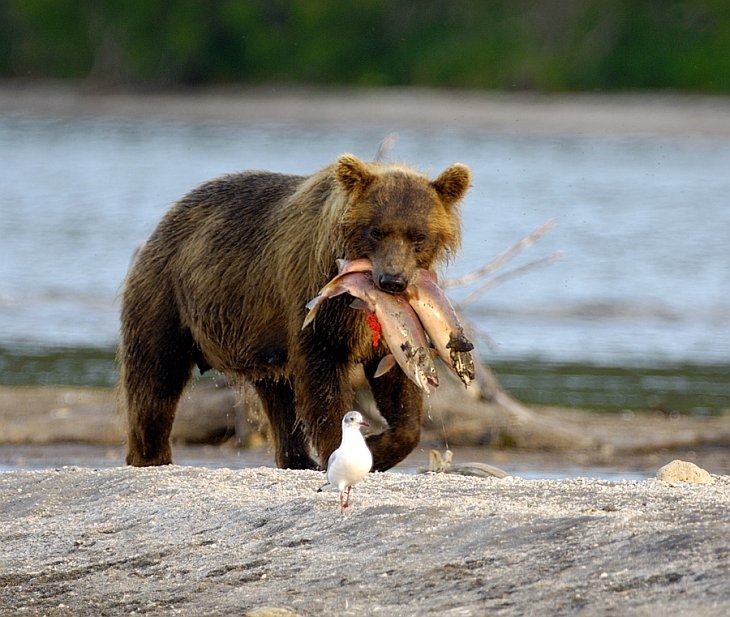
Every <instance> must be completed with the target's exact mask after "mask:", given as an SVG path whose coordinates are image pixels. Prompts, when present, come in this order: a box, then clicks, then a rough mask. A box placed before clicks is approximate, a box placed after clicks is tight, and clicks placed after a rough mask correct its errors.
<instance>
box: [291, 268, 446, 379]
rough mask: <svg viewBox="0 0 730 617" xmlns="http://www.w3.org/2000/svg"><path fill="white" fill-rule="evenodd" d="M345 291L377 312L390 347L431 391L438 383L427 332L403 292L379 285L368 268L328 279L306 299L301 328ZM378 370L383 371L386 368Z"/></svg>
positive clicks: (404, 367) (357, 305)
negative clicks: (390, 292) (398, 293)
mask: <svg viewBox="0 0 730 617" xmlns="http://www.w3.org/2000/svg"><path fill="white" fill-rule="evenodd" d="M343 293H348V294H350V295H351V296H353V297H354V298H356V300H359V301H360V302H359V303H358V302H354V303H353V304H355V308H364V309H366V310H369V311H374V312H375V316H376V317H377V319H378V321H379V322H380V325H381V328H382V335H383V338H384V339H385V342H386V343H387V345H388V348H389V349H390V351H391V353H392V354H393V357H394V358H395V360H396V362H397V363H398V365H399V366H400V367H401V369H402V370H403V372H404V373H405V374H406V375H407V376H408V377H409V379H411V381H413V383H415V384H416V385H417V386H418V387H419V388H420V389H421V390H423V391H424V392H426V393H430V388H431V387H436V386H438V376H437V374H436V367H435V366H434V363H433V358H432V357H431V354H430V352H429V345H428V341H427V339H426V334H425V333H424V331H423V326H422V325H421V322H420V321H419V320H418V317H417V316H416V313H415V311H414V310H413V308H412V307H411V305H410V304H409V303H408V302H407V301H406V299H405V298H403V297H402V296H400V295H393V294H389V293H386V292H384V291H380V290H379V289H377V288H376V287H375V284H374V283H373V280H372V276H371V274H370V272H369V271H365V270H355V271H351V270H347V271H344V272H341V273H340V274H338V275H337V276H336V277H335V278H333V279H332V280H331V281H330V282H329V283H327V285H325V287H323V288H322V291H320V293H319V295H318V296H317V297H316V298H313V299H312V300H310V301H309V302H308V303H307V308H308V309H309V313H308V314H307V316H306V318H305V320H304V325H303V326H302V328H305V327H306V326H307V325H308V324H310V323H311V322H312V320H313V319H314V317H315V315H316V311H317V310H318V308H319V307H320V306H321V305H322V303H323V302H324V301H325V300H327V299H329V298H334V297H335V296H338V295H341V294H343ZM379 369H380V367H379ZM377 372H378V374H379V375H380V374H382V373H383V372H385V371H380V370H378V371H377Z"/></svg>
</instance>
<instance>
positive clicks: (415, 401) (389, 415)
mask: <svg viewBox="0 0 730 617" xmlns="http://www.w3.org/2000/svg"><path fill="white" fill-rule="evenodd" d="M379 360H380V358H375V359H374V360H371V361H370V362H369V363H367V364H366V365H365V367H364V368H365V376H366V377H367V379H368V383H369V384H370V389H371V390H372V393H373V398H374V399H375V403H376V404H377V406H378V411H379V412H380V414H381V415H382V416H383V418H385V419H386V420H387V421H388V429H387V430H386V431H385V432H383V433H381V434H380V435H373V436H371V437H368V440H367V443H368V446H369V447H370V451H371V452H372V453H373V471H385V470H387V469H390V468H391V467H393V466H394V465H397V464H398V463H400V462H401V461H402V460H403V459H404V458H405V457H406V456H408V455H409V454H410V453H411V452H413V450H414V448H415V447H416V446H417V445H418V442H419V441H420V440H421V418H422V415H423V396H422V394H421V391H420V390H419V389H418V387H417V386H416V385H415V384H414V383H413V382H412V381H411V380H410V379H408V377H406V375H405V373H403V371H402V370H400V368H398V367H393V368H392V369H391V370H389V371H388V372H387V373H385V374H384V375H381V376H380V377H373V374H374V373H375V370H376V368H377V366H378V362H379Z"/></svg>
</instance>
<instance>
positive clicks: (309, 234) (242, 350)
mask: <svg viewBox="0 0 730 617" xmlns="http://www.w3.org/2000/svg"><path fill="white" fill-rule="evenodd" d="M470 182H471V172H470V171H469V168H468V167H466V166H465V165H462V164H459V163H457V164H454V165H452V166H450V167H448V168H447V169H446V170H445V171H444V172H443V173H441V174H440V175H439V176H438V177H437V178H436V179H435V180H433V181H430V180H429V179H428V178H427V177H425V176H424V175H422V174H420V173H418V172H416V171H414V170H413V169H411V168H410V167H407V166H404V165H396V164H382V163H365V162H363V161H361V160H360V159H358V158H356V157H355V156H353V155H350V154H344V155H342V156H340V157H339V159H338V160H337V162H336V163H334V164H333V165H329V166H328V167H325V168H324V169H322V170H321V171H319V172H317V173H315V174H313V175H311V176H308V177H304V176H294V175H284V174H278V173H272V172H267V171H248V172H242V173H237V174H232V175H227V176H223V177H221V178H218V179H215V180H212V181H210V182H207V183H205V184H203V185H201V186H200V187H198V188H196V189H194V190H193V191H191V192H190V193H189V194H188V195H186V196H185V197H183V198H182V199H181V200H180V201H178V202H177V203H176V204H174V205H173V206H172V207H171V209H170V210H169V211H168V212H167V214H166V215H165V217H164V218H163V219H162V221H161V222H160V224H159V225H158V227H157V228H156V230H155V231H154V232H153V234H152V236H151V237H150V239H149V240H148V241H147V243H146V244H145V245H144V247H143V248H142V249H141V250H140V252H139V253H138V255H137V257H136V259H135V261H134V263H133V265H132V267H131V269H130V272H129V274H128V276H127V279H126V281H125V285H124V290H123V296H122V314H121V335H122V336H121V344H120V364H121V386H122V394H123V398H122V400H123V402H124V405H125V406H126V413H127V419H128V454H127V463H128V464H130V465H139V466H143V465H164V464H168V463H171V461H172V455H171V449H170V442H169V437H170V431H171V428H172V423H173V420H174V417H175V409H176V407H177V403H178V400H179V399H180V396H181V394H182V392H183V389H184V387H185V385H186V384H187V383H188V381H189V380H190V378H191V375H192V369H193V367H194V365H195V364H197V365H198V367H199V368H200V369H201V370H203V371H204V370H206V369H208V368H214V369H216V370H218V371H220V372H221V373H223V374H224V375H226V376H227V377H228V378H229V380H232V381H233V382H239V383H241V382H244V381H245V382H247V383H251V384H253V386H254V388H255V390H256V392H257V393H258V395H259V397H260V399H261V401H262V406H263V408H264V411H265V413H266V415H267V417H268V419H269V422H270V426H271V432H272V437H273V441H274V444H273V445H274V449H275V459H276V464H277V465H278V466H279V467H289V468H299V469H301V468H317V467H318V465H317V464H316V463H315V461H313V460H312V458H311V457H310V451H311V450H310V447H311V448H313V449H314V452H316V454H317V455H318V458H319V462H320V463H321V464H322V465H326V463H327V459H328V458H329V455H330V453H331V452H332V451H333V450H335V448H337V446H338V444H339V441H340V423H341V420H342V417H343V416H344V414H345V413H346V412H347V411H348V410H349V409H351V406H352V401H353V392H352V387H351V385H350V380H351V374H352V368H353V366H354V365H355V364H356V363H361V364H362V365H363V368H364V371H365V375H366V377H367V379H368V381H369V384H370V387H371V389H372V394H373V397H374V399H375V402H376V404H377V406H378V410H379V411H380V413H381V415H382V416H383V418H385V420H386V421H387V423H388V428H387V430H385V432H383V433H381V434H378V435H372V436H370V437H369V438H368V445H369V447H370V449H371V451H372V454H373V461H374V463H373V469H374V470H381V471H382V470H385V469H388V468H390V467H392V466H393V465H395V464H396V463H398V462H399V461H401V460H403V458H405V457H406V456H407V455H408V454H409V453H410V452H411V451H412V450H413V448H415V446H416V445H417V444H418V441H419V438H420V430H421V414H422V406H423V401H422V396H421V392H420V391H419V390H418V389H417V387H416V386H415V385H414V384H413V383H412V382H411V381H410V380H409V379H408V378H407V377H406V376H405V375H404V374H403V372H402V371H400V370H391V371H389V372H388V373H387V374H385V375H383V376H381V377H378V378H377V379H374V378H373V373H374V372H375V369H376V367H377V366H378V363H379V361H380V359H381V358H382V356H384V355H385V354H386V353H387V350H386V349H384V348H383V345H382V344H381V345H379V346H378V347H377V348H375V347H374V346H373V343H372V337H371V332H370V330H369V329H368V327H367V324H366V320H365V313H364V312H363V311H359V310H355V309H353V308H351V307H350V304H351V302H352V298H350V297H349V296H347V295H343V296H341V297H338V298H334V299H332V300H330V301H329V302H327V303H325V304H324V305H323V306H322V308H321V310H320V311H319V313H318V315H317V317H316V319H315V321H314V322H313V324H311V325H309V326H308V327H307V328H305V329H302V322H303V320H304V317H305V314H306V308H305V305H306V303H307V301H308V300H310V299H311V298H312V297H314V296H315V295H316V294H317V292H318V291H319V289H320V288H321V287H322V286H323V285H324V284H325V283H326V282H327V281H328V280H329V279H330V278H332V277H333V276H334V275H335V274H336V273H337V263H336V260H337V259H339V258H342V259H348V260H349V259H355V258H359V257H368V258H369V259H370V260H371V261H372V263H373V279H374V281H375V284H376V285H377V286H378V287H380V288H381V289H382V290H383V291H386V292H390V293H398V292H402V291H404V290H405V288H406V287H407V285H408V284H409V282H410V281H411V279H412V277H413V276H414V275H415V273H416V271H417V269H418V268H432V267H434V266H436V265H438V264H439V263H442V262H443V261H444V260H445V259H446V258H447V257H448V255H449V254H451V253H453V252H454V251H455V250H456V249H457V247H458V246H459V243H460V240H461V230H460V217H459V213H458V202H459V201H460V200H461V198H462V197H463V196H464V194H465V192H466V190H467V189H468V187H469V184H470Z"/></svg>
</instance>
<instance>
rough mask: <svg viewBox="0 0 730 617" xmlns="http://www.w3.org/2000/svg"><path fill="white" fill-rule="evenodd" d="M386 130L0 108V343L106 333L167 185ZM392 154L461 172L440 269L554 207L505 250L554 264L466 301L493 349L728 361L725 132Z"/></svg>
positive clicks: (314, 164)
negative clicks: (536, 237)
mask: <svg viewBox="0 0 730 617" xmlns="http://www.w3.org/2000/svg"><path fill="white" fill-rule="evenodd" d="M384 134H385V131H383V130H378V129H373V128H361V129H358V128H344V127H301V128H292V126H290V125H270V126H256V127H253V126H245V125H225V124H220V123H215V122H207V123H206V122H199V123H174V122H165V121H147V120H143V119H142V120H138V121H132V120H114V119H100V118H77V119H68V118H65V119H54V118H38V117H33V116H29V115H28V116H25V115H6V116H4V117H2V118H0V158H1V160H2V164H0V347H1V348H4V349H6V350H20V351H23V350H26V351H27V350H34V351H37V350H43V349H47V348H49V347H71V348H78V347H84V348H106V349H110V348H112V347H113V346H114V345H115V343H116V340H117V330H118V310H119V306H118V301H117V295H118V292H119V288H120V284H121V281H122V279H123V277H124V274H125V271H126V268H127V266H128V263H129V259H130V256H131V255H132V252H133V250H134V248H135V247H136V246H137V245H139V244H140V243H141V242H143V241H144V240H145V239H146V238H147V236H148V235H149V234H150V232H151V231H152V230H153V228H154V226H155V225H156V223H157V222H158V221H159V219H160V217H161V216H162V215H163V213H164V212H165V210H166V209H167V207H168V206H169V205H170V204H171V203H172V202H174V201H175V200H176V199H177V198H179V197H180V196H182V195H183V194H184V193H185V192H187V191H188V190H189V189H191V188H192V187H193V186H195V185H196V184H198V183H200V182H202V181H204V180H207V179H210V178H212V177H215V176H217V175H220V174H224V173H228V172H232V171H236V170H241V169H248V168H258V169H273V170H277V171H285V172H293V173H302V174H307V173H311V172H313V171H315V170H317V169H318V168H320V167H322V166H324V165H326V164H328V163H330V162H331V161H332V160H333V159H334V158H335V157H336V156H337V155H338V154H340V153H341V152H345V151H351V152H354V153H355V154H357V155H359V156H362V157H364V158H372V157H373V156H374V154H375V152H376V151H377V148H378V144H379V143H380V141H381V140H382V138H383V137H384ZM391 156H392V158H394V159H398V160H404V161H406V162H408V163H411V164H413V165H415V166H417V167H420V168H422V169H423V170H424V171H426V172H428V173H431V174H437V173H438V172H439V171H441V169H442V168H444V167H445V166H447V165H448V164H449V163H451V162H453V161H457V160H458V161H462V162H465V163H467V164H469V165H470V166H471V167H472V169H473V171H474V186H473V188H472V190H471V192H470V193H469V195H468V197H467V199H466V201H465V203H464V207H463V217H464V246H463V251H462V253H461V254H460V255H459V256H458V258H457V259H456V260H455V262H454V263H453V264H452V265H451V266H450V268H449V270H448V271H447V274H448V275H450V276H451V275H454V276H455V275H458V274H461V273H464V272H467V271H469V270H471V269H473V268H476V267H478V266H479V265H482V264H484V263H485V262H486V261H489V260H490V259H491V258H492V257H493V256H494V255H496V254H497V253H498V252H500V251H502V250H503V249H505V248H506V247H507V246H509V245H511V244H512V243H513V242H515V241H516V240H518V239H519V238H521V237H522V236H524V235H526V234H527V233H529V232H530V231H532V230H533V229H534V228H536V227H537V226H538V225H540V224H541V223H543V222H544V221H546V220H547V219H550V218H555V219H556V220H557V226H556V228H555V229H554V230H553V231H552V232H551V233H550V234H548V235H547V236H546V237H544V238H543V239H542V240H540V241H539V242H538V243H537V244H536V245H535V246H533V247H532V248H531V249H529V250H527V251H525V252H524V253H523V254H522V255H520V256H519V258H518V259H517V260H515V264H514V265H519V264H520V263H524V262H525V261H527V260H529V259H533V258H536V257H542V256H546V255H548V254H550V253H552V252H553V251H556V250H560V251H563V253H564V258H563V259H562V260H561V261H559V262H557V263H555V264H553V265H551V266H549V267H546V268H544V269H541V270H538V271H533V272H530V273H527V274H525V275H523V276H520V277H516V278H514V279H511V280H509V281H508V282H506V283H504V284H502V285H500V286H499V287H496V288H494V289H493V290H491V291H490V292H488V293H487V294H486V295H484V296H482V297H481V298H480V299H479V301H478V302H475V303H473V304H470V305H469V306H468V307H467V308H466V314H467V316H468V317H469V318H470V319H471V320H472V321H473V322H474V323H475V324H476V325H477V326H478V327H479V329H480V330H482V331H484V332H485V333H488V335H489V337H491V339H492V341H493V342H494V347H492V348H489V347H486V346H485V347H483V351H484V354H485V355H486V357H487V359H489V360H490V361H492V362H504V361H508V360H525V359H531V360H532V359H537V360H541V361H549V362H568V363H593V364H612V365H643V366H647V365H649V366H652V365H661V364H667V363H690V364H705V365H707V364H709V365H712V364H720V365H724V364H728V363H730V299H729V298H728V290H730V258H729V257H728V252H727V243H728V239H729V238H730V207H728V206H729V204H728V195H730V141H728V140H726V139H725V140H724V139H710V138H698V137H681V136H672V137H631V136H621V137H616V136H605V137H590V138H588V137H576V136H564V137H560V136H544V137H539V136H531V137H526V136H516V135H510V134H498V133H480V132H477V131H473V130H470V131H468V132H467V131H459V130H451V129H449V128H439V127H434V128H433V130H431V131H429V132H416V131H404V132H401V133H400V134H399V139H398V142H397V144H396V146H395V148H394V150H393V152H392V155H391ZM468 291H469V290H468V289H466V290H454V291H453V292H452V294H453V295H454V297H455V298H456V299H457V300H458V299H460V298H461V299H463V297H464V295H465V294H466V293H467V292H468ZM0 370H2V367H1V366H0Z"/></svg>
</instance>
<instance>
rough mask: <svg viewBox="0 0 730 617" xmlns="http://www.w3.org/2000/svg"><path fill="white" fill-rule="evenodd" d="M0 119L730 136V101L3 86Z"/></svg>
mask: <svg viewBox="0 0 730 617" xmlns="http://www.w3.org/2000/svg"><path fill="white" fill-rule="evenodd" d="M0 112H3V113H23V114H29V113H30V114H37V115H48V116H60V117H63V116H107V117H109V116H111V117H120V118H135V119H137V118H158V119H166V120H170V121H175V122H185V121H201V120H202V121H221V122H227V123H245V124H267V123H273V124H280V125H281V124H283V125H286V124H292V125H297V126H301V125H302V124H305V125H312V124H315V125H334V126H376V127H381V128H382V130H383V131H384V132H388V131H398V130H402V129H427V130H428V129H431V128H432V127H433V126H434V125H439V126H443V127H449V126H451V127H454V129H457V130H484V131H496V132H500V131H506V132H516V133H525V134H530V133H549V134H553V133H554V134H585V135H590V134H597V133H598V134H606V133H610V134H633V135H641V134H644V135H674V134H682V135H700V136H712V137H728V136H730V99H728V98H727V97H710V96H696V95H673V94H670V93H668V94H656V93H654V94H652V93H647V94H612V95H606V94H564V95H537V94H525V93H523V94H505V93H490V92H475V91H439V90H428V89H422V88H389V89H383V90H381V89H362V90H360V89H343V88H339V89H322V88H320V89H311V88H303V87H291V86H279V85H269V86H259V87H249V88H243V87H230V88H218V89H203V90H190V91H182V92H180V91H176V92H164V91H163V92H127V91H119V90H104V89H99V88H95V87H93V86H92V85H89V84H84V83H75V82H36V81H31V82H26V81H5V82H0ZM384 134H385V133H384Z"/></svg>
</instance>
